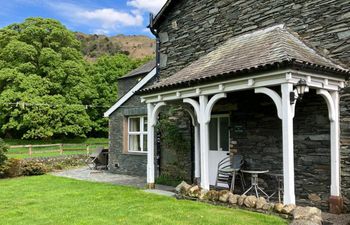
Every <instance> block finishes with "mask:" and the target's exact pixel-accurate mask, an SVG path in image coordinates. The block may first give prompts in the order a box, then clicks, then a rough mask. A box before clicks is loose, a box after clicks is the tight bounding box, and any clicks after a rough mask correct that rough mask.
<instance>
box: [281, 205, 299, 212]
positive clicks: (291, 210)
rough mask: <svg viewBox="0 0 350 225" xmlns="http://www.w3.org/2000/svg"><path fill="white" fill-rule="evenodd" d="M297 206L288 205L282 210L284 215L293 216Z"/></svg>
mask: <svg viewBox="0 0 350 225" xmlns="http://www.w3.org/2000/svg"><path fill="white" fill-rule="evenodd" d="M295 207H296V206H295V205H294V204H288V205H285V206H284V207H283V209H282V213H285V214H292V213H293V210H294V209H295Z"/></svg>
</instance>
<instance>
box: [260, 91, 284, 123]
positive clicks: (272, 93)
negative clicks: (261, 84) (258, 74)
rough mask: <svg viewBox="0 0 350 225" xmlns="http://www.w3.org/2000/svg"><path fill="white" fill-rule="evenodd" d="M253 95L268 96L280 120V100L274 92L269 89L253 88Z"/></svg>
mask: <svg viewBox="0 0 350 225" xmlns="http://www.w3.org/2000/svg"><path fill="white" fill-rule="evenodd" d="M255 93H256V94H265V95H267V96H269V97H270V98H271V99H272V100H273V102H274V103H275V105H276V108H277V115H278V118H280V119H282V98H281V97H280V96H279V94H278V93H277V92H276V91H274V90H272V89H269V88H255Z"/></svg>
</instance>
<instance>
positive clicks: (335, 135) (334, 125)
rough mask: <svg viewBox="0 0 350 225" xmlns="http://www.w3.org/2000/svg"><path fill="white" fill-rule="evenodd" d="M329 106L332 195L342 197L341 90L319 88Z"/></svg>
mask: <svg viewBox="0 0 350 225" xmlns="http://www.w3.org/2000/svg"><path fill="white" fill-rule="evenodd" d="M317 94H319V95H321V96H322V97H323V98H324V99H325V101H326V103H327V106H328V112H329V120H330V127H331V131H330V139H331V196H335V197H340V195H341V192H340V191H341V190H340V149H339V145H340V135H339V133H340V127H339V92H338V91H332V92H328V91H326V90H323V89H320V90H317Z"/></svg>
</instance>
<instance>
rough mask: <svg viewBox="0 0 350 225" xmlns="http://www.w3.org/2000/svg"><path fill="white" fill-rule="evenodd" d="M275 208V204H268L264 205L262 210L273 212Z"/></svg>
mask: <svg viewBox="0 0 350 225" xmlns="http://www.w3.org/2000/svg"><path fill="white" fill-rule="evenodd" d="M274 208H275V204H273V203H266V204H264V205H263V207H262V209H263V210H265V211H271V210H273V209H274Z"/></svg>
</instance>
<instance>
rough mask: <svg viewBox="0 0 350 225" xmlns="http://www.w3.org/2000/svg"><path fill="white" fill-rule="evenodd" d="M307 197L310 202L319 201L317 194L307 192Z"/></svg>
mask: <svg viewBox="0 0 350 225" xmlns="http://www.w3.org/2000/svg"><path fill="white" fill-rule="evenodd" d="M308 198H309V200H310V201H312V202H321V198H320V196H318V195H317V194H309V195H308Z"/></svg>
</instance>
